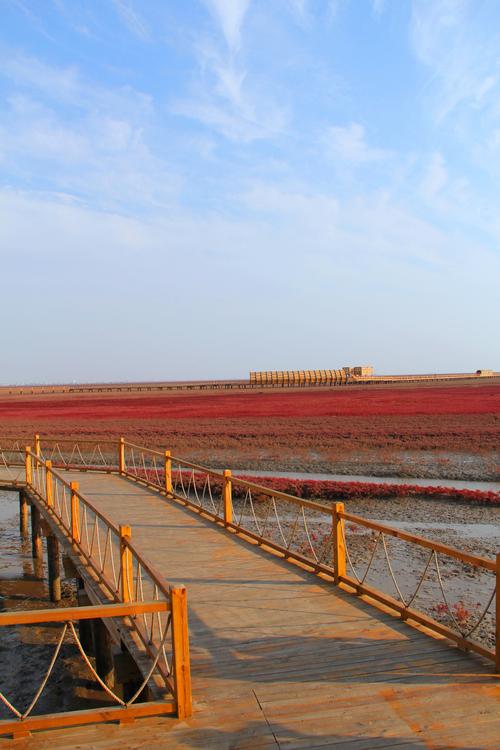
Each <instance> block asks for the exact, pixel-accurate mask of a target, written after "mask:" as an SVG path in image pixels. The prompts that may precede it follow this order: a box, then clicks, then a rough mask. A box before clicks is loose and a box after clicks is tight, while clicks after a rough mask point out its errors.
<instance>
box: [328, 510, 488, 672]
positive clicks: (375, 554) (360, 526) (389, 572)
mask: <svg viewBox="0 0 500 750" xmlns="http://www.w3.org/2000/svg"><path fill="white" fill-rule="evenodd" d="M337 523H338V527H339V530H340V546H341V550H342V552H341V556H342V557H343V560H342V564H341V569H340V570H339V573H338V579H339V581H340V582H342V583H344V584H347V585H348V586H351V587H353V588H354V589H355V590H356V591H357V592H358V593H360V594H367V595H369V596H370V597H372V598H375V599H376V600H378V601H379V602H381V603H382V604H386V605H388V606H390V607H391V608H392V609H396V610H397V611H398V612H399V613H400V615H401V617H402V618H403V619H411V620H414V621H416V622H418V623H420V624H422V625H425V626H427V627H429V628H430V629H431V630H433V631H435V632H437V633H439V634H441V635H444V636H447V637H451V638H452V639H453V640H455V641H456V642H457V643H458V644H459V645H460V646H461V647H463V648H465V649H468V650H473V651H476V652H477V653H480V654H481V655H482V656H486V657H488V658H491V659H494V660H496V658H497V655H496V653H495V652H496V644H498V623H497V618H496V612H495V603H496V592H497V587H498V581H499V580H500V556H497V559H496V560H490V559H487V558H483V557H479V556H476V555H471V554H469V553H467V552H462V551H460V550H457V549H454V548H453V547H449V546H448V545H444V544H441V543H440V542H437V541H433V540H430V539H425V538H422V537H419V536H416V535H414V534H409V533H407V532H404V531H402V530H400V529H394V528H392V527H390V526H386V525H385V524H379V523H377V522H375V521H372V520H369V519H365V518H362V517H360V516H357V515H354V514H352V513H345V512H344V510H343V507H342V508H341V509H339V511H338V520H337ZM464 580H465V581H467V590H465V589H464V584H463V581H464ZM459 581H461V583H459ZM473 635H474V636H475V638H476V639H477V640H472V639H471V636H473Z"/></svg>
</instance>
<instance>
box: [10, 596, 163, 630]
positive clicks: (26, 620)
mask: <svg viewBox="0 0 500 750" xmlns="http://www.w3.org/2000/svg"><path fill="white" fill-rule="evenodd" d="M170 608H171V605H170V602H168V601H154V602H153V601H152V602H127V603H126V604H121V603H120V604H96V605H91V606H88V607H63V608H62V609H34V610H23V611H16V612H0V627H3V626H6V625H37V624H40V623H42V622H69V621H72V622H76V621H78V620H95V619H96V618H106V617H126V616H127V615H142V614H144V613H146V612H148V613H149V612H170Z"/></svg>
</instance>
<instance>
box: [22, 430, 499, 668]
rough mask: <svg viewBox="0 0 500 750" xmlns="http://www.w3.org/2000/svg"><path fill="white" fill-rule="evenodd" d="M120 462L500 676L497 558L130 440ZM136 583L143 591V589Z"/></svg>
mask: <svg viewBox="0 0 500 750" xmlns="http://www.w3.org/2000/svg"><path fill="white" fill-rule="evenodd" d="M70 442H72V443H73V444H74V442H75V441H70ZM43 443H45V440H44V441H43ZM42 451H43V448H41V449H40V454H42ZM115 456H116V464H117V469H118V471H119V473H121V474H122V475H124V476H127V477H129V478H131V479H134V480H135V481H139V482H143V483H145V484H147V485H148V486H151V487H154V488H155V489H157V490H158V491H160V492H162V493H163V494H165V495H166V496H167V497H169V498H172V499H175V500H176V501H178V502H181V503H183V504H184V505H186V506H187V507H189V508H190V509H191V510H194V511H196V512H198V513H201V514H203V515H204V516H206V517H208V518H211V519H212V520H213V521H215V522H216V523H218V524H220V525H224V526H225V527H226V528H227V529H229V530H231V531H233V532H237V533H239V534H241V535H244V536H245V537H249V538H250V539H252V540H254V541H256V542H257V543H258V544H260V545H262V546H263V547H266V548H268V549H270V550H273V551H275V552H277V553H279V554H281V555H282V556H283V557H284V558H287V559H290V560H295V561H297V562H299V563H300V564H303V565H305V566H307V567H309V568H310V569H312V570H314V571H316V572H323V573H326V574H328V575H330V576H332V577H333V578H334V581H335V583H337V584H342V585H343V586H347V587H349V588H351V589H354V591H355V592H357V593H358V594H361V595H364V596H367V597H369V598H370V599H372V600H375V601H377V602H379V603H381V604H383V605H385V606H388V607H390V608H391V609H392V610H394V611H396V612H398V613H399V614H400V616H401V618H402V619H405V620H412V621H414V622H417V623H420V624H422V625H425V626H426V627H427V628H428V629H429V630H431V631H433V632H435V633H438V634H440V635H444V636H446V637H448V638H451V639H452V640H454V641H456V642H457V643H458V644H459V646H460V647H462V648H464V649H467V650H473V651H476V652H478V653H480V654H482V655H483V656H486V657H488V658H491V659H494V660H496V663H497V668H498V669H500V624H499V619H500V617H499V616H498V615H497V609H498V597H497V593H496V592H497V591H499V590H500V585H499V581H500V556H498V555H497V558H496V560H491V559H486V558H481V557H479V556H476V555H471V554H469V553H467V552H462V551H461V550H455V549H453V548H452V547H448V546H446V545H442V544H440V543H438V542H434V541H432V540H430V539H424V538H422V537H418V536H415V535H412V534H408V533H406V532H404V531H402V530H400V529H395V528H392V527H390V526H387V525H384V524H379V523H377V522H375V521H371V520H369V519H365V518H362V517H359V516H356V515H354V514H346V513H345V512H344V506H343V504H342V503H333V504H332V505H326V504H323V503H318V502H314V501H311V500H304V499H301V498H298V497H294V496H292V495H288V494H286V493H283V492H279V491H275V490H272V489H269V488H267V487H263V486H261V485H259V484H257V483H255V482H252V481H250V480H248V479H243V478H241V477H237V476H234V475H232V473H231V471H230V470H228V469H226V470H224V471H220V470H214V469H212V468H208V467H206V466H202V465H200V464H196V463H194V462H191V461H188V460H185V459H182V458H179V457H177V456H174V455H172V454H171V453H170V451H164V450H163V451H162V450H156V449H152V448H147V447H144V446H141V445H139V444H137V443H133V442H129V441H126V440H124V439H123V438H121V439H120V440H119V441H118V443H117V445H115ZM101 470H102V469H101ZM104 470H106V469H104ZM35 481H42V480H41V479H39V478H38V477H36V478H35ZM60 495H61V500H60V504H61V516H62V517H64V518H65V519H66V522H68V518H69V516H70V502H69V499H68V497H69V496H68V490H67V489H66V490H64V491H61V493H60ZM86 512H87V515H88V519H87V520H86V521H85V523H84V527H83V530H82V539H85V540H87V538H88V540H89V541H88V544H90V545H91V546H92V550H93V555H94V556H95V550H96V549H97V558H98V559H99V560H101V559H102V558H103V550H104V551H105V552H106V555H108V557H109V556H110V546H111V542H110V541H107V540H106V539H104V538H103V536H102V534H98V533H97V532H94V531H90V529H91V527H92V523H93V524H94V526H96V524H97V525H99V521H96V520H95V517H93V516H92V512H91V511H90V509H89V510H88V511H86ZM92 518H93V521H92ZM92 528H93V527H92ZM106 545H107V546H106ZM99 549H100V552H99ZM111 559H114V558H111ZM106 560H108V558H106ZM108 562H109V561H108ZM115 567H116V566H115ZM101 572H102V571H101ZM134 575H135V574H134ZM109 580H112V581H113V585H114V586H115V589H116V587H118V586H119V582H118V579H117V578H115V577H114V576H111V577H110V579H109ZM464 581H465V582H466V584H467V586H464V585H463V582H464ZM137 585H138V586H139V588H140V581H139V583H138V584H137Z"/></svg>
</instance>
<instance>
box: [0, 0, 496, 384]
mask: <svg viewBox="0 0 500 750" xmlns="http://www.w3.org/2000/svg"><path fill="white" fill-rule="evenodd" d="M499 49H500V5H499V4H498V3H497V2H496V0H413V2H412V1H410V0H184V1H183V2H177V1H176V0H164V1H163V2H160V0H141V2H139V1H138V0H99V1H97V0H95V1H91V0H47V2H44V3H40V2H38V0H0V56H1V61H0V96H1V105H0V175H1V178H0V260H1V265H0V273H1V279H2V285H1V297H0V299H1V309H2V318H3V320H4V325H3V326H2V333H1V337H0V338H1V346H2V352H3V353H4V356H3V357H2V372H1V375H0V380H1V382H4V383H7V382H50V381H51V382H54V381H72V380H77V381H96V380H131V379H132V380H137V379H174V378H204V377H245V376H246V375H247V373H248V371H249V370H251V369H292V368H293V369H294V368H300V369H302V368H316V367H317V368H324V367H340V366H343V365H346V364H361V363H371V364H373V365H374V366H375V368H376V370H377V371H378V372H431V371H460V370H466V371H469V370H473V369H476V368H479V367H492V368H494V369H498V370H500V334H499V331H500V301H499V300H500V294H499V292H498V287H499V282H500V251H499V240H500V212H499V210H498V205H499V194H500V190H499V187H500V185H499V178H500V55H499V53H498V50H499Z"/></svg>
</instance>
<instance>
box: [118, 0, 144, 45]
mask: <svg viewBox="0 0 500 750" xmlns="http://www.w3.org/2000/svg"><path fill="white" fill-rule="evenodd" d="M113 5H114V7H115V10H116V12H117V13H118V15H119V17H120V18H121V20H122V21H123V23H124V24H125V26H127V28H128V29H129V31H131V32H132V34H134V35H135V36H137V37H139V39H143V40H147V39H149V37H150V30H149V27H148V25H147V24H146V22H145V20H144V18H143V17H142V16H141V15H140V14H139V13H138V12H137V10H135V9H134V8H133V6H132V3H131V2H130V0H113Z"/></svg>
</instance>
